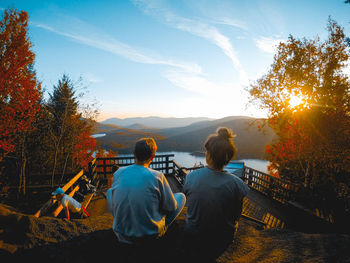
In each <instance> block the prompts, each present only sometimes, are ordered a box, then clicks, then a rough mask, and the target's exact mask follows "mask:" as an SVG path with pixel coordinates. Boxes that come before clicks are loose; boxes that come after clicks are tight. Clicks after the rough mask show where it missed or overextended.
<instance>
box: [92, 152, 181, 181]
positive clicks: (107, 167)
mask: <svg viewBox="0 0 350 263" xmlns="http://www.w3.org/2000/svg"><path fill="white" fill-rule="evenodd" d="M174 156H175V155H174V154H165V155H156V156H155V157H154V159H153V161H152V163H151V164H150V168H152V169H154V170H157V171H161V172H162V173H164V174H165V175H167V174H171V173H172V172H173V169H174V165H173V159H174ZM93 162H94V163H93V164H92V165H91V167H89V173H90V178H93V177H94V178H95V177H98V178H104V179H106V178H107V177H108V176H110V175H111V174H113V172H114V169H115V168H114V167H115V166H118V167H123V166H128V165H131V164H134V163H135V157H134V156H123V157H119V156H117V157H105V158H97V159H95V160H94V161H93Z"/></svg>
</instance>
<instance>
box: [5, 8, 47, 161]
mask: <svg viewBox="0 0 350 263" xmlns="http://www.w3.org/2000/svg"><path fill="white" fill-rule="evenodd" d="M31 48H32V44H31V42H30V40H29V37H28V13H27V12H25V11H21V12H18V11H17V10H13V9H8V10H5V11H4V13H3V16H2V19H1V21H0V112H1V115H0V161H1V160H2V159H3V158H4V157H5V156H6V155H7V154H8V153H9V152H13V151H15V144H16V143H15V140H16V139H17V138H18V136H23V132H25V131H26V130H27V129H28V128H29V127H30V125H31V123H32V122H33V118H34V116H35V114H36V112H37V111H38V110H39V104H38V103H37V101H38V99H39V96H40V91H41V90H40V83H39V82H38V81H37V79H36V74H35V71H34V70H33V64H34V59H35V54H34V53H33V51H32V50H31Z"/></svg>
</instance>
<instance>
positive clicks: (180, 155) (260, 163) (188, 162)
mask: <svg viewBox="0 0 350 263" xmlns="http://www.w3.org/2000/svg"><path fill="white" fill-rule="evenodd" d="M162 154H174V155H175V157H174V159H175V161H176V162H177V163H178V164H180V165H181V166H183V167H186V168H188V167H194V166H196V165H200V164H204V165H206V164H207V162H206V161H205V156H194V155H191V154H190V153H189V152H157V155H162ZM118 156H120V157H122V156H130V154H119V155H118ZM234 161H237V162H244V163H245V165H246V166H248V167H250V168H253V169H256V170H259V171H261V172H264V173H267V166H268V165H269V161H266V160H260V159H240V160H234Z"/></svg>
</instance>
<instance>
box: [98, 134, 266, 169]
mask: <svg viewBox="0 0 350 263" xmlns="http://www.w3.org/2000/svg"><path fill="white" fill-rule="evenodd" d="M105 135H106V134H105V133H99V134H93V135H92V137H94V138H99V137H103V136H105ZM157 154H158V155H161V154H174V155H175V157H174V159H175V160H176V162H177V163H178V164H180V165H181V166H183V167H186V168H188V167H194V166H196V165H200V164H204V165H206V164H207V162H206V161H205V156H196V155H191V154H190V153H189V152H157ZM119 156H121V157H122V156H130V154H119ZM234 161H237V162H244V163H245V165H246V166H248V167H250V168H253V169H256V170H259V171H261V172H264V173H268V172H267V166H268V165H269V163H270V162H269V161H266V160H260V159H240V160H234Z"/></svg>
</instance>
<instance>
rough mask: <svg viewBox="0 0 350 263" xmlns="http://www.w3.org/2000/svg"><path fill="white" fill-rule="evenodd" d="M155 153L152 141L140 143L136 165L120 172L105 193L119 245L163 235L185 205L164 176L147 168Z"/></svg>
mask: <svg viewBox="0 0 350 263" xmlns="http://www.w3.org/2000/svg"><path fill="white" fill-rule="evenodd" d="M156 149H157V148H156V144H155V142H154V140H153V139H150V138H143V139H140V140H139V141H138V142H137V143H136V145H135V150H134V155H135V161H136V164H134V165H130V166H128V167H122V168H119V169H118V170H117V171H116V172H115V173H114V176H113V183H112V187H111V188H110V189H109V190H108V191H107V202H108V208H109V210H110V212H111V213H112V215H113V218H114V221H113V231H114V232H115V234H116V236H117V237H118V239H119V241H121V242H124V243H140V242H143V241H147V240H150V239H155V238H158V237H160V236H162V235H164V233H165V232H166V229H167V227H168V226H169V225H170V224H171V223H172V222H173V221H174V220H175V218H176V217H177V216H178V214H179V213H180V212H181V210H182V208H183V206H184V204H185V200H186V198H185V195H184V194H182V193H176V194H173V192H172V190H171V188H170V186H169V184H168V181H167V180H166V178H165V176H164V175H163V174H162V173H161V172H158V171H155V170H153V169H150V168H148V166H149V164H150V163H151V162H152V160H153V158H154V156H155V152H156Z"/></svg>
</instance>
